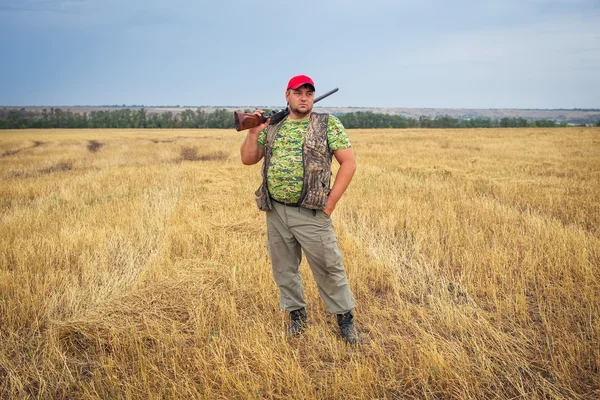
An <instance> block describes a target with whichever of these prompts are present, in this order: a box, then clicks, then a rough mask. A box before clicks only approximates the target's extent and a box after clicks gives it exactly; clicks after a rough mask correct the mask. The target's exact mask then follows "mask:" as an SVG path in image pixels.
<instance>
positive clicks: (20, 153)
mask: <svg viewBox="0 0 600 400" xmlns="http://www.w3.org/2000/svg"><path fill="white" fill-rule="evenodd" d="M350 137H351V140H352V142H353V144H354V149H355V153H356V156H357V159H358V163H359V169H358V171H357V175H356V176H355V178H354V181H353V182H352V184H351V186H350V188H349V189H348V191H347V193H346V195H345V196H344V198H343V199H342V201H341V202H340V204H339V205H338V208H337V209H336V210H335V212H334V214H333V219H334V224H335V226H336V232H337V234H338V238H339V242H340V245H341V248H342V251H343V252H344V256H345V265H346V269H347V272H348V275H349V279H350V284H351V287H352V289H353V291H354V294H355V297H356V300H357V302H358V308H357V310H356V319H357V325H358V327H359V328H360V329H361V330H362V331H363V333H364V337H365V343H364V344H363V345H362V346H360V347H351V346H347V345H346V344H345V343H344V342H343V341H342V340H341V338H340V336H339V334H338V328H337V325H336V323H335V320H334V318H333V317H332V316H331V315H329V314H328V313H327V312H326V310H325V308H324V306H323V303H322V302H321V300H320V298H319V296H318V292H317V288H316V285H315V284H314V281H313V280H312V277H311V276H310V270H309V269H308V266H307V265H306V264H303V266H302V272H303V275H304V278H305V279H304V281H305V294H306V297H307V301H308V303H309V306H308V312H309V318H310V326H309V328H308V330H307V332H306V334H305V335H303V336H302V337H300V338H297V339H291V340H290V339H288V338H286V337H285V334H284V331H285V326H286V324H287V315H286V314H284V313H283V312H281V311H279V309H278V290H277V288H276V286H275V284H274V283H273V281H272V278H271V271H270V263H269V260H268V257H267V253H266V250H265V226H264V214H262V213H261V212H259V211H258V210H257V209H256V207H255V204H254V199H253V192H254V190H255V189H256V187H257V186H258V184H259V181H260V177H259V175H260V172H259V168H260V167H259V165H256V166H252V167H246V166H243V165H242V164H241V163H240V161H239V145H240V144H241V141H242V139H243V135H242V134H240V133H236V132H234V131H229V130H223V131H219V130H209V131H203V130H194V131H187V130H172V131H170V130H165V131H157V130H140V131H136V130H89V131H67V130H48V131H0V182H1V186H0V343H1V345H0V398H44V399H46V398H98V399H106V398H144V399H150V398H185V399H189V398H209V399H213V398H216V399H230V398H298V399H303V398H327V399H342V398H343V399H351V398H365V399H370V398H380V399H396V398H398V399H399V398H424V399H451V398H456V399H465V398H473V399H481V398H525V399H538V398H550V399H552V398H582V399H583V398H589V399H593V398H598V397H599V396H600V361H599V360H600V344H599V343H600V269H599V266H600V129H597V128H585V129H583V128H572V129H549V130H545V129H520V130H508V129H502V130H500V129H499V130H494V129H487V130H380V131H366V130H365V131H360V130H356V131H350Z"/></svg>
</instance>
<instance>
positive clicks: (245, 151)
mask: <svg viewBox="0 0 600 400" xmlns="http://www.w3.org/2000/svg"><path fill="white" fill-rule="evenodd" d="M254 114H256V115H261V114H264V111H262V110H257V111H255V112H254ZM269 122H270V119H268V120H266V121H265V123H264V124H261V125H259V126H257V127H254V128H251V129H249V130H248V134H246V138H245V139H244V141H243V142H242V147H241V148H240V155H241V157H242V164H245V165H253V164H256V163H257V162H259V161H260V160H261V159H262V158H263V156H264V152H263V149H261V148H260V146H259V145H258V136H259V134H260V132H261V131H262V130H263V129H265V128H266V127H267V125H269Z"/></svg>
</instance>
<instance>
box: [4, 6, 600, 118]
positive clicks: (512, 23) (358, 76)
mask: <svg viewBox="0 0 600 400" xmlns="http://www.w3.org/2000/svg"><path fill="white" fill-rule="evenodd" d="M0 37H1V40H0V57H1V58H0V60H1V61H0V105H9V106H14V105H55V106H60V105H63V106H64V105H103V104H127V105H133V104H144V105H146V106H149V105H177V104H179V105H192V106H200V105H221V106H225V105H232V106H244V105H256V106H260V105H283V104H285V100H284V97H283V96H284V91H285V86H286V84H287V81H288V80H289V78H290V77H292V76H293V75H296V74H307V75H310V76H311V77H312V78H313V79H314V80H315V84H316V87H317V95H318V94H319V92H320V93H324V92H326V91H328V90H330V89H332V88H334V87H339V88H340V91H339V92H338V93H336V94H334V95H333V96H331V97H329V98H328V99H327V100H324V101H323V102H322V103H321V105H323V106H330V107H333V106H340V107H343V106H356V107H359V106H361V107H448V108H462V107H465V108H600V0H493V1H488V0H454V1H444V0H421V1H419V0H368V1H365V0H320V1H313V0H305V1H291V0H277V1H276V0H262V1H258V2H257V1H249V0H222V1H217V0H215V1H210V2H206V1H193V0H170V1H158V0H62V1H59V0H0Z"/></svg>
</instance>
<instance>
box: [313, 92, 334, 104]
mask: <svg viewBox="0 0 600 400" xmlns="http://www.w3.org/2000/svg"><path fill="white" fill-rule="evenodd" d="M338 90H340V89H338V88H335V89H333V90H330V91H329V92H327V93H325V94H323V95H321V96H319V97H317V98H316V99H315V101H314V102H315V103H316V102H319V101H321V100H323V99H324V98H325V97H327V96H331V95H332V94H334V93H335V92H337V91H338Z"/></svg>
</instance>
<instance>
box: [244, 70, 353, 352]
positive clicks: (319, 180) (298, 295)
mask: <svg viewBox="0 0 600 400" xmlns="http://www.w3.org/2000/svg"><path fill="white" fill-rule="evenodd" d="M314 94H315V84H314V82H313V80H312V79H311V78H309V77H308V76H306V75H298V76H295V77H293V78H292V79H290V81H289V83H288V86H287V88H286V91H285V99H286V101H287V103H288V108H289V115H288V116H287V117H286V118H285V119H284V120H282V121H281V122H279V123H278V124H275V125H270V124H269V123H270V120H267V121H266V122H265V123H263V124H262V125H260V126H257V127H255V128H252V129H250V130H249V131H248V134H247V135H246V138H245V139H244V142H243V143H242V147H241V158H242V163H244V164H246V165H252V164H256V163H258V162H259V161H260V160H261V159H262V158H263V157H264V159H265V160H264V164H263V171H262V175H263V183H262V185H261V186H260V188H259V189H258V190H257V191H256V195H257V198H256V200H257V203H258V207H259V209H261V210H263V211H266V215H267V248H268V251H269V255H270V257H271V264H272V269H273V278H274V280H275V282H276V283H277V286H278V287H279V291H280V307H281V309H282V310H286V311H289V312H290V319H291V324H290V327H289V328H288V330H287V331H288V333H289V334H291V335H298V334H300V333H302V332H303V331H304V329H305V328H306V320H307V316H306V309H305V306H306V303H305V301H304V296H303V292H302V278H301V276H300V261H301V259H302V251H304V254H305V256H306V258H307V260H308V263H309V265H310V268H311V270H312V273H313V277H314V279H315V281H316V282H317V286H318V288H319V294H320V295H321V298H322V299H323V301H324V302H325V305H326V306H327V309H328V311H329V312H331V313H333V314H336V315H337V322H338V324H339V326H340V329H341V332H342V335H343V336H344V338H345V339H346V341H347V342H348V343H351V344H356V343H360V341H361V338H360V334H359V333H358V331H357V330H356V328H355V327H354V322H353V319H354V315H353V313H352V310H353V309H354V307H355V306H356V304H355V302H354V297H353V295H352V292H351V291H350V287H349V285H348V279H347V278H346V272H345V270H344V266H343V264H342V253H341V252H340V249H339V247H338V243H337V238H336V236H335V234H334V232H333V224H332V221H331V218H330V216H331V213H332V212H333V211H334V209H335V206H336V204H337V202H338V201H339V200H340V198H341V197H342V194H343V193H344V191H345V190H346V188H347V187H348V185H349V184H350V181H351V180H352V176H353V175H354V171H355V170H356V160H355V158H354V153H353V151H352V148H351V145H350V141H349V140H348V136H347V135H346V131H345V130H344V127H343V126H342V124H341V122H340V120H339V119H337V118H336V117H334V116H330V115H327V114H317V113H313V112H312V109H313V103H314ZM263 113H264V112H263V111H261V110H258V111H256V112H255V114H256V115H261V114H263ZM332 154H333V156H334V157H335V159H336V160H337V161H338V162H339V164H340V168H339V171H338V173H337V176H336V179H335V182H334V185H333V187H332V188H331V189H330V188H329V184H330V178H331V159H332Z"/></svg>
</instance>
